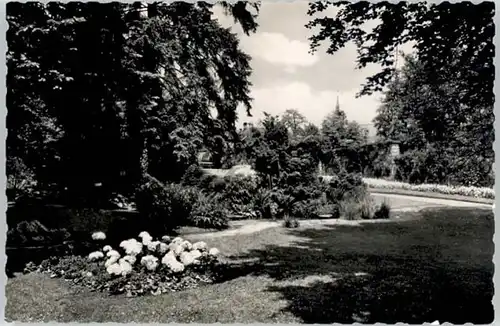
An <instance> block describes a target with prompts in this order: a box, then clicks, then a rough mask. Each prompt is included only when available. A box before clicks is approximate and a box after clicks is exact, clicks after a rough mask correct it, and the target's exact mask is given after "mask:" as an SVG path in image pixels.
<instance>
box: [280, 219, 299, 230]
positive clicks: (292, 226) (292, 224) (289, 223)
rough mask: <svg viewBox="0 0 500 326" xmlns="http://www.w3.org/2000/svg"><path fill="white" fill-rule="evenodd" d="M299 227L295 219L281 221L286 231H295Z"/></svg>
mask: <svg viewBox="0 0 500 326" xmlns="http://www.w3.org/2000/svg"><path fill="white" fill-rule="evenodd" d="M299 226H300V223H299V221H298V220H297V219H295V218H287V219H285V220H283V227H285V228H288V229H296V228H298V227H299Z"/></svg>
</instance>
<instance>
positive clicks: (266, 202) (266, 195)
mask: <svg viewBox="0 0 500 326" xmlns="http://www.w3.org/2000/svg"><path fill="white" fill-rule="evenodd" d="M272 193H273V192H272V190H269V189H267V188H259V189H258V190H257V192H256V193H255V197H254V200H253V209H254V211H255V213H256V214H257V216H258V217H259V218H263V219H272V218H274V217H276V214H277V205H276V203H275V202H273V200H272Z"/></svg>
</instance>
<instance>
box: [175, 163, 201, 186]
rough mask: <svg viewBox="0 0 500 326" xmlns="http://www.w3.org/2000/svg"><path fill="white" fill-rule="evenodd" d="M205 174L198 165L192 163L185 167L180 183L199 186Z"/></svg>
mask: <svg viewBox="0 0 500 326" xmlns="http://www.w3.org/2000/svg"><path fill="white" fill-rule="evenodd" d="M205 175H206V174H205V173H204V172H203V170H202V168H201V167H200V166H199V165H197V164H193V165H190V166H189V167H188V168H187V170H186V172H185V173H184V176H183V177H182V181H181V183H182V184H183V185H186V186H200V184H201V182H202V181H203V180H204V177H205Z"/></svg>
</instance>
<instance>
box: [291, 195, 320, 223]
mask: <svg viewBox="0 0 500 326" xmlns="http://www.w3.org/2000/svg"><path fill="white" fill-rule="evenodd" d="M319 205H320V203H319V201H318V200H305V201H301V202H298V203H295V205H293V206H292V209H291V210H290V215H291V216H293V217H298V218H304V219H313V218H317V217H318V208H319Z"/></svg>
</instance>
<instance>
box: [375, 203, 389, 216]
mask: <svg viewBox="0 0 500 326" xmlns="http://www.w3.org/2000/svg"><path fill="white" fill-rule="evenodd" d="M390 216H391V206H390V205H389V203H388V202H386V201H385V200H384V201H383V202H382V204H380V206H379V207H378V208H377V209H375V212H374V213H373V218H374V219H388V218H389V217H390Z"/></svg>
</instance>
